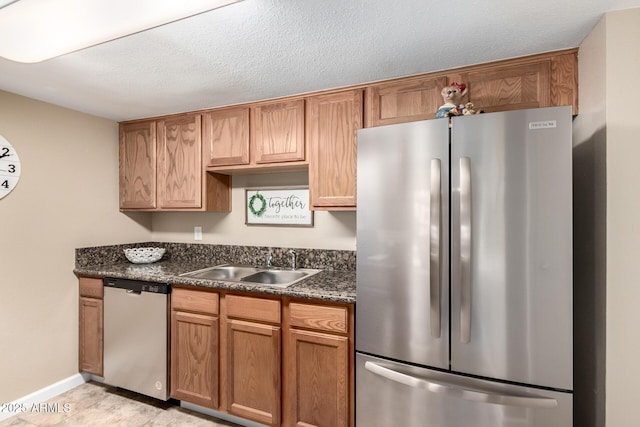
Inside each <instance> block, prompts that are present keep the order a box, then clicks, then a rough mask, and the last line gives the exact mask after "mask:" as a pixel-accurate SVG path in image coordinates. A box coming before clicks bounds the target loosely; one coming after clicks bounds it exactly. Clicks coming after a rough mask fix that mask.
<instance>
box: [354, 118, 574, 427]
mask: <svg viewBox="0 0 640 427" xmlns="http://www.w3.org/2000/svg"><path fill="white" fill-rule="evenodd" d="M571 120H572V117H571V108H570V107H552V108H540V109H532V110H520V111H510V112H504V113H490V114H481V115H475V116H462V117H454V118H453V119H452V121H451V122H452V123H451V127H449V122H448V120H447V119H436V120H426V121H422V122H415V123H405V124H398V125H390V126H382V127H377V128H369V129H362V130H359V131H358V135H357V139H358V163H357V166H358V169H357V180H358V181H357V183H358V187H357V192H358V193H357V194H358V195H357V203H358V210H357V249H358V257H357V288H356V289H357V290H356V295H357V303H356V425H357V426H358V427H394V426H403V427H516V426H517V427H567V426H571V425H572V409H573V408H572V407H573V397H572V389H573V373H572V367H573V361H572V359H573V348H572V337H573V324H572V288H573V277H572V172H571V163H572V162H571Z"/></svg>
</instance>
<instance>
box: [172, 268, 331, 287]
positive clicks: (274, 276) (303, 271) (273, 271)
mask: <svg viewBox="0 0 640 427" xmlns="http://www.w3.org/2000/svg"><path fill="white" fill-rule="evenodd" d="M320 271H322V270H315V269H311V268H300V269H297V270H287V269H281V268H260V267H252V266H248V265H236V264H223V265H217V266H215V267H208V268H203V269H202V270H196V271H191V272H188V273H184V274H181V276H185V277H193V278H196V279H209V280H223V281H228V282H246V283H258V284H261V285H269V286H278V287H282V288H286V287H287V286H291V285H293V284H294V283H296V282H299V281H300V280H302V279H306V278H307V277H310V276H313V275H314V274H316V273H319V272H320Z"/></svg>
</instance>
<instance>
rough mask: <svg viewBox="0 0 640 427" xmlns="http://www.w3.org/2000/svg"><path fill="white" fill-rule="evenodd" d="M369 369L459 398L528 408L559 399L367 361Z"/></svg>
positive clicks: (550, 404) (554, 403) (555, 403)
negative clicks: (466, 384)
mask: <svg viewBox="0 0 640 427" xmlns="http://www.w3.org/2000/svg"><path fill="white" fill-rule="evenodd" d="M364 368H365V369H366V370H367V371H370V372H373V373H374V374H376V375H380V376H381V377H384V378H387V379H390V380H391V381H395V382H397V383H400V384H404V385H406V386H409V387H413V388H421V389H425V390H429V391H430V392H432V393H438V394H443V395H446V396H450V397H456V398H458V399H465V400H472V401H475V402H484V403H494V404H496V405H504V406H524V407H527V408H554V407H556V406H558V401H557V400H556V399H553V398H549V397H534V396H517V395H510V394H500V393H493V392H489V391H479V390H472V389H468V388H464V387H460V386H458V385H453V384H447V383H442V382H439V381H433V380H426V379H423V378H416V377H414V376H411V375H407V374H403V373H401V372H397V371H394V370H392V369H389V368H385V367H383V366H380V365H378V364H377V363H374V362H370V361H367V362H365V364H364Z"/></svg>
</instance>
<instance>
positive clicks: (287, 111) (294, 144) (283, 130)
mask: <svg viewBox="0 0 640 427" xmlns="http://www.w3.org/2000/svg"><path fill="white" fill-rule="evenodd" d="M251 141H252V147H253V149H254V161H255V162H256V163H279V162H294V161H300V160H304V155H305V150H304V99H298V100H293V101H286V102H269V103H265V104H256V105H254V106H252V107H251Z"/></svg>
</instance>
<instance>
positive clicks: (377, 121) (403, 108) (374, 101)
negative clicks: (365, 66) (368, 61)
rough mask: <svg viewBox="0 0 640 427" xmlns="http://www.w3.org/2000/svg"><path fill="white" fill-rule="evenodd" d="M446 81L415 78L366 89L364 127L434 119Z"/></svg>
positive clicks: (435, 78)
mask: <svg viewBox="0 0 640 427" xmlns="http://www.w3.org/2000/svg"><path fill="white" fill-rule="evenodd" d="M446 85H447V78H446V77H444V76H439V77H418V78H407V79H403V80H401V81H393V82H390V83H380V84H376V85H372V86H369V87H367V90H366V101H365V105H366V106H367V110H366V114H365V118H366V123H365V126H366V127H372V126H382V125H391V124H394V123H404V122H411V121H418V120H426V119H433V118H435V116H436V111H437V110H438V107H439V106H440V105H442V96H441V95H440V91H441V90H442V88H443V87H445V86H446Z"/></svg>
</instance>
